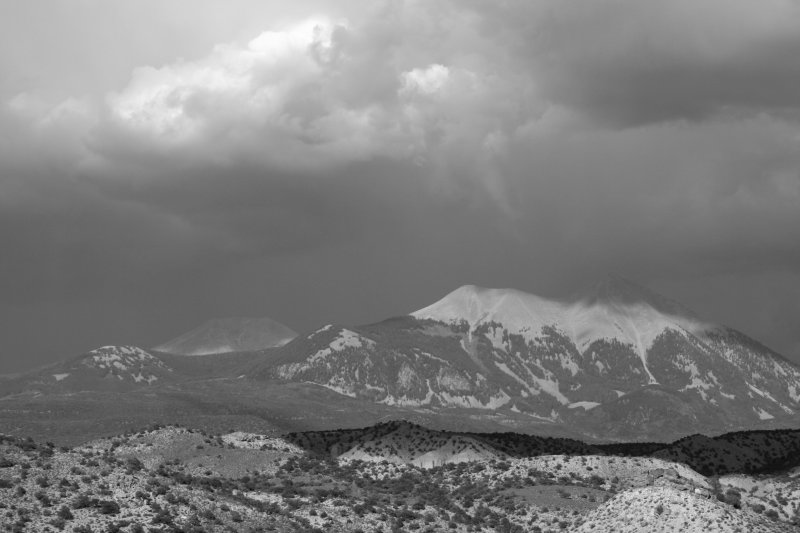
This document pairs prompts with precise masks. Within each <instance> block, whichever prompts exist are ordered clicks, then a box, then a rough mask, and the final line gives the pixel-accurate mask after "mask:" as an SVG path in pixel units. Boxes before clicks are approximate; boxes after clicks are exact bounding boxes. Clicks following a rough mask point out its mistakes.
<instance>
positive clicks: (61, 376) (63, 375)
mask: <svg viewBox="0 0 800 533" xmlns="http://www.w3.org/2000/svg"><path fill="white" fill-rule="evenodd" d="M53 377H54V378H56V381H61V380H62V379H65V378H67V377H69V373H66V374H53Z"/></svg>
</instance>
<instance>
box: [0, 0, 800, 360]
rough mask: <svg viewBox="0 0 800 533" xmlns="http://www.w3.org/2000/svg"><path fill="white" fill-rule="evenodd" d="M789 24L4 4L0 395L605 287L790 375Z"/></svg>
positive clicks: (651, 4) (432, 6)
mask: <svg viewBox="0 0 800 533" xmlns="http://www.w3.org/2000/svg"><path fill="white" fill-rule="evenodd" d="M798 28H800V3H798V2H797V1H796V0H760V1H758V2H754V1H752V0H663V1H660V2H656V1H642V0H572V1H569V2H565V1H563V0H517V1H505V0H491V1H488V0H487V1H477V0H452V1H447V0H417V1H413V0H405V1H404V0H393V1H385V2H384V1H373V2H364V1H363V0H361V1H355V0H352V1H350V0H347V1H343V0H337V1H335V2H317V1H307V0H295V1H293V2H276V1H263V0H227V1H225V2H222V1H218V2H210V1H205V0H171V1H169V2H165V1H163V0H137V1H135V2H132V1H125V2H123V1H117V0H69V1H66V0H47V1H44V0H28V1H25V2H19V1H15V0H0V254H1V255H0V295H2V296H0V372H14V371H19V370H23V369H27V368H30V367H33V366H36V365H41V364H44V363H47V362H50V361H54V360H58V359H62V358H66V357H68V356H72V355H75V354H78V353H81V352H83V351H86V350H88V349H91V348H94V347H97V346H99V345H104V344H121V343H131V344H138V345H140V346H151V345H155V344H158V343H160V342H163V341H165V340H167V339H169V338H171V337H173V336H175V335H177V334H179V333H182V332H183V331H184V330H186V329H189V328H191V327H194V326H196V325H197V324H198V323H200V322H202V321H203V320H205V319H207V318H210V317H218V316H269V317H272V318H274V319H276V320H278V321H280V322H283V323H285V324H287V325H288V326H290V327H292V328H294V329H296V330H299V331H303V330H309V329H312V328H315V327H317V326H319V325H322V324H325V323H329V322H338V323H345V324H347V323H352V324H359V323H366V322H373V321H377V320H380V319H383V318H386V317H389V316H393V315H398V314H404V313H408V312H410V311H412V310H415V309H417V308H420V307H424V306H425V305H427V304H429V303H431V302H433V301H434V300H436V299H438V298H440V297H441V296H443V295H444V294H445V293H447V292H449V291H450V290H453V289H455V288H456V287H457V286H459V285H462V284H465V283H474V284H479V285H485V286H493V287H515V288H518V289H522V290H528V291H531V292H536V293H539V294H543V295H548V296H558V295H562V294H567V293H571V292H573V291H574V290H576V289H580V288H581V287H584V286H586V285H590V284H592V283H593V281H594V280H595V279H597V278H598V277H602V276H604V275H606V274H607V273H616V274H619V275H622V276H625V277H628V278H631V279H633V280H636V281H638V282H639V283H642V284H644V285H647V286H649V287H651V288H653V289H655V290H658V291H660V292H662V293H663V294H666V295H668V296H670V297H673V298H675V299H677V300H680V301H682V302H683V303H685V304H686V305H688V306H689V307H691V308H693V309H694V310H696V311H697V312H698V313H699V314H701V315H703V316H705V317H706V318H708V319H711V320H714V321H718V322H722V323H726V324H728V325H731V326H734V327H736V328H739V329H741V330H742V331H744V332H746V333H748V334H749V335H751V336H753V337H755V338H757V339H759V340H761V341H762V342H764V343H765V344H767V345H768V346H770V347H772V348H774V349H776V350H778V351H779V352H781V353H783V354H784V355H787V356H789V357H791V358H794V359H795V360H800V174H799V172H800V32H799V31H798Z"/></svg>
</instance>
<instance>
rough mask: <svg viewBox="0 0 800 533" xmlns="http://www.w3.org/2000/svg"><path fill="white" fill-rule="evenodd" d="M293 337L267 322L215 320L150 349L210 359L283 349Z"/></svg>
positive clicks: (285, 327)
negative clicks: (266, 349)
mask: <svg viewBox="0 0 800 533" xmlns="http://www.w3.org/2000/svg"><path fill="white" fill-rule="evenodd" d="M296 336H297V333H295V332H294V331H292V330H291V329H290V328H288V327H287V326H284V325H283V324H281V323H279V322H276V321H274V320H272V319H271V318H215V319H212V320H208V321H206V322H205V323H203V324H202V325H200V326H198V327H197V328H195V329H193V330H191V331H188V332H186V333H184V334H183V335H180V336H179V337H176V338H174V339H172V340H170V341H167V342H165V343H163V344H160V345H158V346H156V347H155V348H153V349H154V350H157V351H160V352H166V353H171V354H176V355H210V354H218V353H230V352H244V351H255V350H263V349H265V348H274V347H276V346H283V345H284V344H286V343H287V342H289V341H291V340H292V339H293V338H295V337H296Z"/></svg>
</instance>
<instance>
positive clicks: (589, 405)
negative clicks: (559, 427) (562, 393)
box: [567, 402, 600, 411]
mask: <svg viewBox="0 0 800 533" xmlns="http://www.w3.org/2000/svg"><path fill="white" fill-rule="evenodd" d="M598 405H600V403H599V402H573V403H571V404H569V405H568V406H567V408H569V409H575V408H577V407H581V408H583V409H584V410H586V411H588V410H589V409H593V408H595V407H597V406H598Z"/></svg>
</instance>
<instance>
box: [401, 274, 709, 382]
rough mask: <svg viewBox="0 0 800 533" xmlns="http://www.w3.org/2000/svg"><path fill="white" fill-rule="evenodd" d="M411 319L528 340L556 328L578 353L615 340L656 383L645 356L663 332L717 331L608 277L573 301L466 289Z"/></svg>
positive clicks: (676, 306) (657, 298)
mask: <svg viewBox="0 0 800 533" xmlns="http://www.w3.org/2000/svg"><path fill="white" fill-rule="evenodd" d="M411 315H412V316H414V317H416V318H420V319H431V320H437V321H441V322H445V323H451V324H452V323H461V322H466V323H467V324H468V325H469V328H470V331H473V330H475V329H476V328H477V327H479V326H480V325H482V324H491V323H498V324H502V326H503V327H504V328H505V329H506V330H507V331H509V332H512V333H517V334H520V335H522V336H523V337H525V338H526V339H530V340H534V339H536V338H537V337H539V336H540V335H541V332H542V329H543V328H545V327H552V328H555V329H557V330H558V331H560V332H562V333H563V334H565V335H566V336H567V337H568V338H569V339H570V340H571V341H572V342H573V343H574V344H575V346H576V347H577V348H578V350H579V351H583V350H585V349H586V348H588V347H589V346H590V345H591V344H592V343H593V342H595V341H599V340H604V339H605V340H607V339H616V340H618V341H620V342H622V343H623V344H628V345H630V346H632V347H633V349H634V351H635V353H636V354H638V355H639V357H640V358H641V359H642V364H643V366H644V368H645V370H646V371H647V372H648V376H649V378H650V381H651V382H653V383H655V378H654V377H653V376H652V374H650V372H649V369H648V367H647V361H646V354H647V350H648V349H649V348H650V347H651V346H652V345H653V342H654V341H655V339H656V338H657V337H658V336H659V335H660V334H661V333H662V332H664V331H665V330H667V329H672V330H675V331H682V332H688V333H691V334H693V335H700V336H702V335H704V334H705V333H706V332H707V331H711V330H713V329H715V328H716V326H714V325H712V324H707V323H705V322H703V321H701V320H700V319H699V318H697V317H695V316H694V315H693V314H692V313H691V312H690V311H688V310H687V309H685V308H683V307H682V306H680V304H677V303H675V302H671V301H669V300H667V299H666V298H663V297H660V296H658V295H656V294H654V293H652V292H651V291H648V290H647V289H645V288H643V287H639V286H637V285H635V284H633V283H631V282H628V281H625V280H622V279H619V278H610V279H608V280H606V281H604V282H602V283H601V284H599V285H597V286H596V287H594V288H593V289H592V290H591V291H590V292H589V293H587V294H584V295H581V296H580V297H578V298H576V299H574V300H571V301H558V300H549V299H546V298H542V297H539V296H536V295H533V294H527V293H524V292H522V291H518V290H514V289H484V288H481V287H476V286H475V285H465V286H463V287H460V288H458V289H456V290H455V291H453V292H452V293H450V294H448V295H447V296H445V297H444V298H442V299H441V300H439V301H438V302H436V303H434V304H433V305H430V306H428V307H425V308H423V309H420V310H419V311H416V312H414V313H411Z"/></svg>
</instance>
